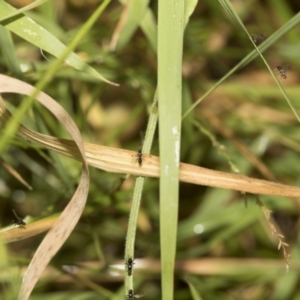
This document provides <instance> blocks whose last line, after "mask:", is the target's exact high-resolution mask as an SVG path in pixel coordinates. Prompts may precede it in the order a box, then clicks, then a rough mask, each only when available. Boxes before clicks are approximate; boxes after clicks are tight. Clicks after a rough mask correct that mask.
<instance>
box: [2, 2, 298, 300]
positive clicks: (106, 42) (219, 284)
mask: <svg viewBox="0 0 300 300" xmlns="http://www.w3.org/2000/svg"><path fill="white" fill-rule="evenodd" d="M7 2H9V3H10V4H11V5H13V6H14V7H16V8H20V7H23V6H25V5H27V4H28V3H30V1H22V0H15V1H7ZM125 2H126V1H120V2H118V1H112V3H110V5H109V6H108V7H107V8H106V10H105V11H104V12H103V14H102V15H101V17H100V18H99V20H98V21H97V22H96V24H95V25H94V26H93V28H92V30H90V31H89V32H88V34H86V35H85V37H84V38H83V39H82V40H81V42H80V44H79V45H78V47H77V48H76V51H75V52H76V53H77V54H78V55H79V56H80V58H81V59H82V60H83V61H85V62H86V63H88V64H89V65H90V66H92V67H93V68H94V69H96V70H97V71H98V72H100V73H101V74H102V75H103V76H104V77H106V78H107V79H109V80H111V81H113V82H116V83H118V84H120V86H119V87H115V86H112V85H108V84H106V83H104V82H102V81H99V80H97V79H95V78H94V77H92V76H90V75H87V74H86V73H83V72H81V71H78V70H75V69H73V68H72V67H70V66H67V65H63V66H62V67H61V68H60V70H59V71H58V72H57V73H56V75H55V77H54V78H53V80H52V81H51V83H50V84H49V85H48V86H47V87H46V88H45V89H44V92H46V93H48V94H49V95H50V96H51V97H53V98H54V99H56V100H57V101H58V102H59V103H60V104H61V105H62V106H63V107H64V108H65V109H66V110H67V111H68V113H69V114H70V115H71V116H72V118H73V119H74V121H75V122H76V124H77V126H78V127H79V129H80V131H81V134H82V136H83V138H84V140H85V141H86V142H90V143H95V144H100V145H107V146H112V147H117V148H124V149H130V150H134V151H136V150H137V149H138V148H139V146H140V131H145V129H146V125H147V120H148V115H149V110H150V108H151V104H152V101H153V98H154V94H155V90H156V82H157V54H156V45H155V41H156V37H155V34H156V33H155V32H154V33H153V35H150V36H149V35H147V34H145V33H146V32H147V33H149V31H147V30H146V31H145V30H142V29H141V27H137V28H134V30H133V29H132V28H131V27H130V26H128V27H126V26H125V27H124V28H123V30H120V31H119V29H118V26H121V25H120V23H119V21H120V18H121V16H122V14H124V13H125V12H124V11H125V7H124V3H125ZM99 3H100V2H99V1H97V0H89V1H84V0H70V1H48V2H46V3H45V4H43V5H41V6H38V7H37V8H35V9H33V10H30V11H29V12H26V15H27V16H28V17H30V18H32V19H33V20H35V21H36V22H37V23H38V24H40V25H41V26H43V27H44V28H45V29H47V30H48V31H49V32H50V33H52V34H53V35H54V36H56V37H57V38H58V39H59V40H60V41H62V42H63V43H64V44H65V45H66V44H68V42H69V41H70V40H71V39H72V37H73V36H74V35H75V33H76V32H77V31H78V30H79V29H80V27H81V26H82V24H83V23H84V22H85V21H86V20H87V19H88V18H89V17H90V16H91V14H92V13H93V12H94V11H95V9H96V8H97V7H98V6H99ZM122 3H123V4H122ZM232 4H233V5H234V7H235V9H236V11H237V13H238V14H239V16H240V18H241V19H242V21H243V22H244V25H245V26H246V28H247V30H248V31H249V32H250V34H251V35H252V36H253V37H256V36H258V35H262V34H264V35H265V36H266V37H268V36H270V35H271V34H273V33H274V32H276V31H277V30H279V28H280V27H281V26H283V25H284V24H285V23H286V22H288V21H289V20H290V19H291V18H292V17H293V16H294V15H295V14H296V13H298V12H299V9H300V3H299V1H296V0H295V1H287V0H277V1H272V0H266V1H258V0H249V1H232ZM157 7H158V3H157V1H150V2H149V10H150V11H151V12H152V15H151V16H152V17H153V19H152V21H153V22H155V19H157ZM131 17H132V16H131ZM130 21H132V24H133V25H132V26H134V22H135V21H136V20H133V19H132V20H131V19H128V20H127V22H128V23H130ZM118 24H119V25H118ZM118 34H119V36H118ZM299 34H300V32H299V26H298V27H296V28H294V29H293V30H292V31H290V32H289V33H288V34H286V35H285V36H283V37H282V38H281V39H280V40H279V41H277V42H276V43H275V44H274V45H272V47H270V48H269V49H268V50H267V51H266V52H265V53H264V56H265V58H266V60H267V61H268V63H269V65H270V66H271V67H273V68H274V69H275V68H276V67H277V66H282V67H283V68H285V66H287V67H286V68H285V70H286V72H287V73H286V74H287V79H285V80H284V79H282V80H281V82H282V85H283V86H284V88H285V90H286V92H287V94H288V95H289V97H290V99H291V101H292V102H293V104H294V106H295V107H296V109H299V108H300V104H299V94H300V88H299V86H298V84H299V81H300V78H299V71H298V70H299V67H300V60H299V56H300V51H299V47H300V40H299ZM0 35H1V36H0V72H1V73H2V74H5V75H9V76H12V77H16V78H20V79H22V80H24V81H26V82H28V83H31V84H33V85H34V84H35V83H36V82H37V80H38V79H39V78H40V77H41V75H42V74H43V73H44V72H45V71H46V70H47V68H48V67H49V65H50V63H51V62H52V61H53V60H54V57H53V56H52V55H51V54H49V53H47V52H45V51H44V52H43V53H41V50H40V49H39V48H38V47H36V46H34V45H33V44H31V43H30V42H28V41H25V40H24V39H22V38H20V37H19V36H17V35H15V34H12V39H13V45H14V53H15V57H16V60H15V64H16V66H19V68H20V70H22V72H19V73H17V72H16V68H15V66H12V65H11V63H10V60H9V58H8V57H7V54H6V53H5V51H4V44H3V43H4V42H5V34H4V33H3V31H2V33H1V32H0ZM113 37H114V38H118V42H117V45H116V49H113V41H114V38H113ZM252 50H253V45H252V44H251V42H250V41H249V39H248V37H247V36H245V34H244V33H243V32H241V30H240V29H239V28H238V27H237V25H236V24H235V23H233V21H232V20H231V19H230V18H229V17H228V16H227V15H226V13H225V12H224V11H223V9H222V7H221V6H220V4H219V3H218V2H217V1H210V0H206V1H198V3H197V6H196V8H195V11H194V12H193V14H192V15H191V17H190V20H189V23H188V25H187V27H186V30H185V36H184V50H183V112H185V111H186V110H187V109H188V107H189V106H190V105H191V104H192V102H194V101H195V100H197V99H198V98H199V97H201V96H202V95H203V94H204V93H205V92H206V91H207V90H208V89H209V88H210V87H212V86H213V85H214V84H215V83H216V82H217V81H218V80H219V79H220V78H222V77H223V76H224V75H225V74H226V73H227V72H229V71H230V70H231V69H232V68H233V67H234V66H235V65H236V64H237V63H238V62H239V61H240V60H242V59H243V58H244V57H245V56H246V55H247V54H248V53H249V52H251V51H252ZM275 73H276V71H275ZM277 76H279V77H280V74H277ZM5 99H10V100H11V102H7V103H10V104H9V105H10V106H9V107H10V108H11V109H12V110H13V109H14V105H16V106H17V105H18V103H19V101H18V97H16V96H15V95H6V96H5ZM214 119H216V120H217V121H219V122H217V121H216V120H215V121H214ZM190 120H193V121H197V124H198V126H194V125H192V123H190ZM23 122H24V124H26V125H28V126H29V127H30V128H32V129H34V130H36V131H38V132H41V133H44V134H49V135H53V136H57V137H62V138H68V135H67V134H66V133H65V130H64V129H63V128H62V127H61V125H60V124H59V123H58V122H57V121H56V119H55V118H54V117H53V116H51V115H50V114H49V113H48V112H46V111H45V110H44V109H43V108H41V107H40V106H39V105H36V104H35V105H34V106H33V108H32V110H31V111H30V113H29V114H28V115H26V117H25V118H24V120H23ZM194 124H195V123H194ZM1 126H2V125H1ZM298 126H299V125H298V122H297V120H296V118H295V116H294V115H293V113H292V112H291V110H290V108H289V106H288V105H287V103H286V101H285V100H284V98H283V96H282V94H281V93H280V90H279V89H278V87H277V86H276V84H275V82H274V80H273V79H272V77H271V75H270V73H269V72H268V70H267V69H266V68H265V66H264V64H263V62H262V61H261V59H260V58H256V59H255V60H254V61H253V62H251V63H250V64H249V65H247V66H246V67H244V68H242V69H240V70H239V71H238V72H237V73H235V74H234V75H233V76H231V77H230V78H229V79H228V80H227V81H225V82H224V83H223V84H222V85H221V86H220V87H219V88H218V89H217V90H215V91H214V92H213V93H211V94H210V95H209V96H208V97H207V98H206V99H205V100H204V101H203V102H201V104H200V105H199V106H197V107H196V108H195V109H194V110H193V111H192V113H191V114H190V115H189V117H188V118H187V119H185V122H183V126H182V142H181V161H182V162H186V163H189V164H194V165H198V166H202V167H206V168H210V169H214V170H221V171H225V172H236V171H237V170H239V171H240V173H241V174H244V175H248V176H251V177H256V178H263V179H267V180H273V181H278V182H281V183H285V184H289V185H299V175H298V174H299V163H298V161H299V151H300V144H299V141H300V137H299V135H298V134H297V132H298V129H297V128H298ZM2 128H3V127H1V129H2ZM224 128H226V129H227V130H229V131H230V132H231V133H232V136H231V137H228V135H226V133H224ZM237 143H240V144H243V145H245V146H246V147H247V148H248V149H249V150H250V151H251V152H252V153H253V154H255V155H256V157H257V158H258V159H259V166H260V167H261V166H264V167H265V168H267V169H268V172H267V173H262V172H261V171H260V170H259V166H258V167H257V166H254V165H253V164H252V163H250V162H249V156H248V155H247V154H245V153H242V152H241V151H240V149H239V148H238V147H237ZM152 154H154V155H157V154H158V139H157V137H156V139H155V140H154V144H153V149H152ZM2 159H3V160H4V161H5V162H6V163H8V164H9V165H10V166H11V167H13V168H14V169H15V170H17V172H18V173H19V174H20V175H21V176H22V177H23V178H24V179H25V180H26V181H27V182H28V183H29V184H30V186H32V190H29V189H27V188H26V187H24V185H22V184H21V183H20V182H19V181H18V180H17V179H16V178H14V177H13V176H12V175H11V174H10V173H9V172H8V171H7V170H6V169H5V168H4V167H1V168H0V198H1V201H0V221H1V225H2V226H3V227H4V226H11V225H10V224H11V220H12V219H13V214H12V209H14V210H15V211H16V212H17V213H18V215H19V216H21V217H25V216H27V219H29V220H30V221H34V220H39V219H42V218H45V217H47V216H51V215H55V214H56V213H60V212H61V211H62V210H63V209H64V208H65V206H66V205H67V203H68V201H69V199H70V198H71V197H72V195H73V193H74V191H75V189H76V185H77V183H78V178H79V176H80V171H81V170H80V164H79V163H78V162H75V161H73V160H71V159H68V158H65V157H63V156H60V155H58V154H56V153H54V152H51V151H48V150H44V149H42V148H39V147H37V146H35V145H32V144H29V143H26V142H25V141H23V140H21V139H19V138H15V139H14V140H13V142H12V143H11V144H10V146H9V148H8V149H7V150H6V151H5V152H4V154H3V156H2ZM90 173H91V182H90V192H89V197H88V201H87V205H86V207H85V209H84V213H83V215H82V217H81V219H80V221H79V223H78V225H77V226H76V228H75V230H74V232H73V233H72V235H71V236H70V237H69V238H68V240H67V241H66V243H65V244H64V246H63V247H62V248H61V250H60V251H59V252H58V254H57V255H56V256H55V257H54V258H53V259H52V261H51V263H50V265H49V267H48V268H47V270H46V271H45V273H44V275H43V277H42V278H41V279H40V280H39V282H38V285H37V286H36V288H35V290H34V292H33V294H32V296H31V298H30V299H44V300H59V299H67V298H70V299H75V300H77V299H80V300H83V299H124V293H123V291H122V289H123V281H124V271H123V269H124V260H123V258H124V244H125V239H126V230H127V223H128V218H129V214H130V208H131V197H132V193H133V187H134V181H135V178H133V177H129V178H127V177H126V176H125V175H124V176H121V175H118V174H110V173H106V172H104V171H100V170H96V169H93V168H90ZM99 178H101V180H99ZM259 199H260V200H261V201H262V202H263V203H264V205H265V207H267V208H268V209H270V210H272V211H273V212H274V214H273V217H274V222H275V223H276V224H277V226H278V228H280V230H281V232H282V234H283V235H284V236H285V240H286V242H287V243H289V245H290V246H289V248H288V251H289V253H290V254H291V257H290V271H289V273H286V271H285V265H286V263H285V261H284V258H283V253H282V251H278V250H277V246H278V241H277V240H276V236H275V237H274V236H272V234H271V231H270V228H269V227H268V223H267V222H266V221H265V219H264V216H263V213H262V211H261V210H260V208H259V206H257V205H256V204H255V200H256V199H255V198H254V197H253V196H251V195H247V207H245V202H244V195H242V194H240V193H237V192H234V191H227V190H221V189H213V188H207V187H205V186H195V185H191V184H186V183H184V184H181V185H180V207H179V216H178V218H179V226H178V245H177V259H176V273H175V298H174V299H208V300H213V299H225V300H226V299H278V300H279V299H300V286H299V279H300V276H299V275H300V274H299V271H298V270H299V267H300V262H299V257H300V251H299V250H298V249H299V243H300V240H299V234H298V231H299V230H298V229H299V202H298V201H297V200H295V199H289V198H280V197H268V196H262V197H260V198H259ZM43 236H44V234H41V235H38V236H36V237H33V238H30V239H27V240H23V241H20V242H15V243H11V244H8V245H7V246H3V248H1V251H2V252H3V253H5V252H4V251H5V250H4V249H5V248H6V250H7V251H8V254H7V255H4V254H3V255H2V260H3V261H2V262H1V271H0V283H1V285H0V287H1V288H0V299H15V295H16V293H17V291H18V285H19V280H18V277H19V275H20V274H21V273H22V272H23V271H24V268H25V267H26V266H27V265H28V263H29V262H30V259H31V258H32V256H33V253H34V252H35V250H36V248H37V247H38V245H39V243H40V242H41V241H42V239H43ZM159 257H160V247H159V186H158V180H157V179H147V180H146V181H145V186H144V190H143V196H142V203H141V209H140V215H139V219H138V231H137V237H136V244H135V259H136V261H135V265H134V277H133V280H134V285H135V292H136V293H137V294H142V293H144V294H145V296H144V298H145V299H160V297H161V296H160V295H161V286H160V277H161V276H160V275H161V274H160V267H159V260H160V258H159ZM70 266H74V267H73V268H76V271H74V274H73V273H72V270H73V269H72V270H70ZM1 294H2V296H1ZM42 297H43V298H42Z"/></svg>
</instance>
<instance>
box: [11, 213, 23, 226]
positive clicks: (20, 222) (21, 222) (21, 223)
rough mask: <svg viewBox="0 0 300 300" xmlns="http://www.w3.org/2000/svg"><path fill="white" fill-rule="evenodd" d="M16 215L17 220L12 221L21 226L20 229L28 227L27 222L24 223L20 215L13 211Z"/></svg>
mask: <svg viewBox="0 0 300 300" xmlns="http://www.w3.org/2000/svg"><path fill="white" fill-rule="evenodd" d="M12 211H13V213H14V215H15V219H14V220H13V221H12V222H13V223H14V224H16V225H19V226H20V227H24V226H25V225H26V222H24V221H23V220H22V219H21V218H20V217H19V216H18V215H17V213H16V212H15V211H14V210H12Z"/></svg>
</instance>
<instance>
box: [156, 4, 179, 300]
mask: <svg viewBox="0 0 300 300" xmlns="http://www.w3.org/2000/svg"><path fill="white" fill-rule="evenodd" d="M158 4H159V6H158V98H159V101H158V103H159V112H158V113H159V154H160V244H161V268H162V299H167V300H169V299H173V285H174V283H173V281H174V278H173V276H174V275H173V272H174V260H175V254H176V236H177V217H178V198H179V195H178V192H179V161H180V135H181V105H182V101H181V86H182V78H181V66H182V45H183V30H184V1H172V0H166V1H159V3H158Z"/></svg>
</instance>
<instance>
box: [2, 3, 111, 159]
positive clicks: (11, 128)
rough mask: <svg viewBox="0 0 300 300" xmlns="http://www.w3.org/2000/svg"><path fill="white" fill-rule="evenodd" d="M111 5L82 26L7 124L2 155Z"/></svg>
mask: <svg viewBox="0 0 300 300" xmlns="http://www.w3.org/2000/svg"><path fill="white" fill-rule="evenodd" d="M109 3H110V0H105V1H104V2H103V3H102V4H101V5H100V6H99V7H98V9H97V10H96V11H95V12H94V14H93V15H92V16H91V17H90V19H89V20H88V21H87V22H86V23H85V24H84V25H83V26H82V28H81V29H80V31H79V32H78V34H77V35H76V36H75V37H74V39H73V40H72V41H71V43H70V45H69V46H68V48H65V50H64V52H63V53H62V55H61V56H60V57H59V58H58V59H57V60H56V61H54V63H53V65H52V66H51V67H50V68H49V69H48V71H47V72H46V73H45V74H44V75H43V76H42V78H41V79H40V81H39V82H38V83H37V85H36V90H35V91H34V93H33V94H32V95H31V96H30V97H27V99H25V100H24V101H23V102H22V104H21V105H20V107H19V108H18V109H17V110H16V111H15V114H14V118H11V119H10V120H9V122H8V123H7V124H6V130H5V131H4V133H3V135H2V136H1V139H0V154H1V153H2V152H3V151H4V149H5V147H7V146H8V141H9V140H10V139H11V138H12V137H13V136H14V134H15V132H16V131H17V130H18V127H19V122H20V120H21V119H22V117H23V115H24V114H25V113H26V112H27V111H28V109H29V108H30V107H31V105H32V103H33V101H34V98H35V96H36V95H37V94H38V93H39V91H41V90H42V89H43V88H44V87H45V86H46V85H47V84H48V82H49V81H50V80H51V79H52V78H53V76H54V75H55V73H56V72H57V70H58V69H59V67H60V65H61V63H62V62H63V61H64V60H65V58H66V57H68V55H69V53H70V52H71V51H72V50H73V49H74V48H75V47H76V45H77V44H78V43H79V42H80V40H81V39H82V37H83V35H84V33H86V32H88V30H89V29H90V28H91V26H92V25H93V23H94V22H95V21H96V20H97V19H98V17H99V15H100V14H101V13H102V12H103V10H104V9H105V8H106V6H107V5H108V4H109Z"/></svg>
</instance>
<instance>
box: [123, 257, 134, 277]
mask: <svg viewBox="0 0 300 300" xmlns="http://www.w3.org/2000/svg"><path fill="white" fill-rule="evenodd" d="M125 265H126V269H127V274H128V276H131V275H132V269H133V265H134V260H133V258H132V257H129V258H128V259H127V260H126V262H125Z"/></svg>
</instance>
